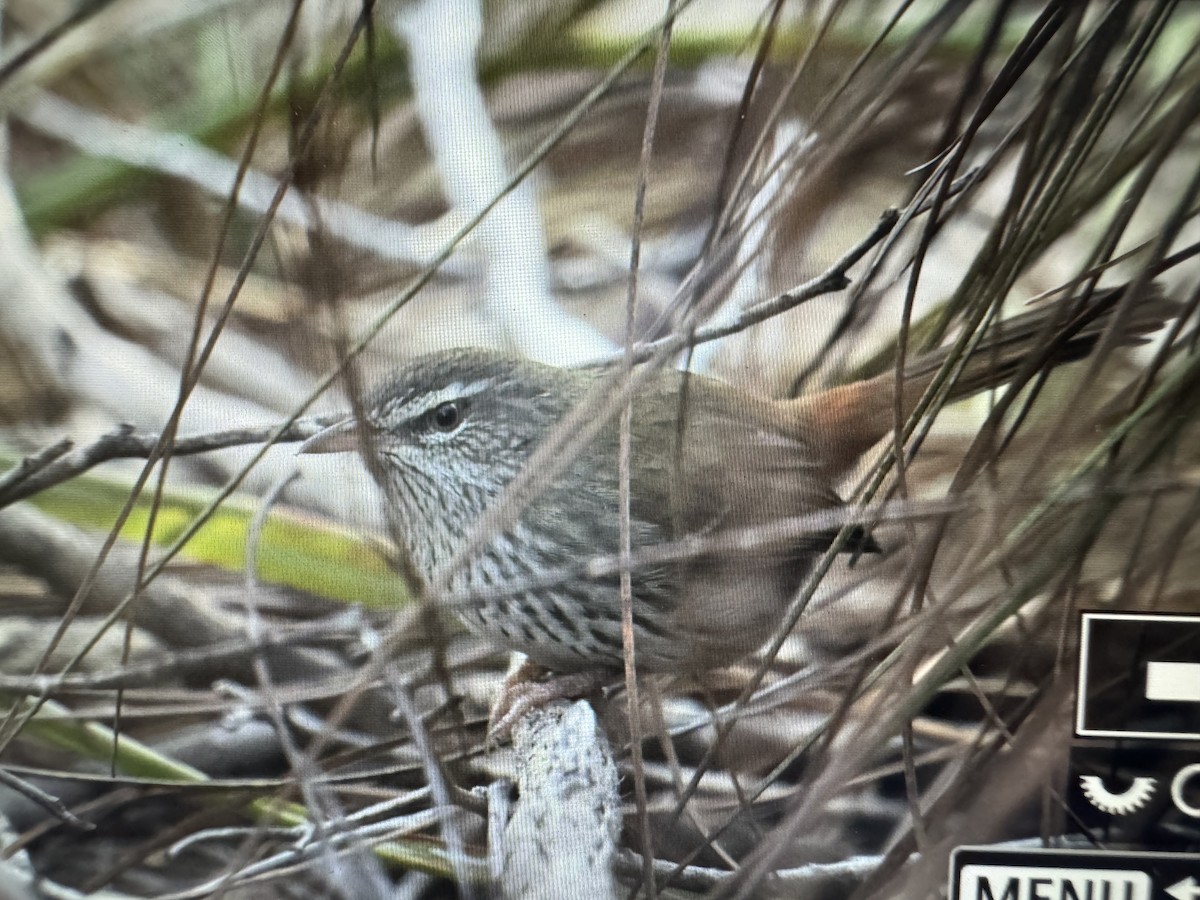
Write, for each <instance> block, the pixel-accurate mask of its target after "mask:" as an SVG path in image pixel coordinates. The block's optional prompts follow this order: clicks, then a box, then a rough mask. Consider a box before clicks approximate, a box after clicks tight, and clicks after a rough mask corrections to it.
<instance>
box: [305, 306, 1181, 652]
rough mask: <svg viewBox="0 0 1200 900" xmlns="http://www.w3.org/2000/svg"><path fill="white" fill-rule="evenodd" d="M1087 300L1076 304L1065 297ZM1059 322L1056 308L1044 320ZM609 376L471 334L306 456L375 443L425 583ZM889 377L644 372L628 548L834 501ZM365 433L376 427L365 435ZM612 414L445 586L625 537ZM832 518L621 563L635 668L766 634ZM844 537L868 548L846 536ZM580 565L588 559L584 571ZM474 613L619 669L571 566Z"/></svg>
mask: <svg viewBox="0 0 1200 900" xmlns="http://www.w3.org/2000/svg"><path fill="white" fill-rule="evenodd" d="M1120 294H1121V290H1119V289H1118V290H1115V291H1107V292H1099V293H1097V294H1096V295H1095V297H1094V298H1093V299H1092V301H1091V302H1090V303H1089V304H1088V305H1087V306H1086V307H1085V308H1083V309H1082V310H1075V311H1073V312H1072V314H1070V315H1067V316H1063V317H1062V318H1063V322H1062V324H1061V325H1059V326H1058V328H1057V330H1056V332H1055V333H1054V337H1053V339H1052V340H1047V338H1048V335H1047V333H1046V325H1047V322H1048V321H1049V320H1051V319H1054V317H1056V316H1060V315H1061V314H1062V313H1064V312H1067V311H1068V310H1066V309H1064V308H1063V307H1064V305H1066V304H1070V303H1073V301H1069V300H1063V301H1059V302H1058V303H1050V304H1047V305H1045V306H1043V307H1042V308H1040V309H1038V310H1036V311H1034V312H1031V313H1027V314H1025V315H1022V316H1018V317H1016V318H1014V319H1010V320H1007V321H1005V322H1004V323H1003V328H1002V329H1001V328H997V329H995V331H994V332H993V334H992V335H991V336H989V337H987V338H985V340H984V341H983V343H982V344H981V345H980V347H979V349H978V351H977V352H976V354H975V355H974V356H973V357H972V359H971V360H970V362H969V363H968V365H967V366H966V367H965V369H964V370H963V372H962V374H961V376H960V377H959V379H958V381H957V383H956V384H955V385H954V387H953V388H952V389H951V391H950V400H955V399H959V398H962V397H966V396H968V395H970V394H973V393H976V392H979V391H982V390H986V389H988V388H992V387H995V386H998V385H1000V384H1003V383H1004V382H1005V381H1007V380H1008V379H1010V378H1011V377H1012V376H1013V374H1014V373H1015V371H1016V369H1017V367H1018V366H1019V365H1020V363H1021V362H1022V360H1023V359H1024V358H1025V357H1026V355H1027V354H1028V353H1030V352H1033V351H1037V350H1039V348H1044V352H1045V353H1046V355H1047V364H1050V365H1057V364H1060V363H1064V362H1069V361H1071V360H1075V359H1079V358H1081V357H1083V356H1085V355H1087V353H1089V352H1090V350H1091V349H1092V347H1093V345H1094V344H1095V343H1096V341H1097V340H1098V337H1099V335H1100V334H1101V332H1102V331H1103V330H1104V328H1105V327H1106V326H1107V325H1108V324H1109V320H1110V318H1111V315H1110V314H1111V312H1112V310H1113V309H1114V308H1115V307H1116V305H1117V301H1118V299H1119V297H1120ZM1074 305H1076V306H1077V305H1078V304H1074ZM1169 315H1170V307H1169V306H1168V305H1167V303H1166V301H1164V300H1162V299H1161V298H1159V297H1158V296H1157V295H1156V294H1154V295H1152V296H1147V297H1145V298H1143V299H1142V300H1141V301H1140V302H1139V304H1138V305H1137V306H1136V307H1135V308H1134V309H1133V310H1132V315H1131V316H1129V320H1128V321H1127V322H1126V324H1125V325H1124V326H1123V328H1124V331H1123V337H1122V340H1123V341H1124V342H1126V343H1130V342H1135V341H1136V340H1137V339H1138V335H1142V334H1145V333H1147V332H1150V331H1153V330H1155V329H1157V328H1158V327H1159V326H1160V325H1161V324H1162V322H1163V320H1164V318H1166V317H1168V316H1169ZM1054 320H1055V321H1057V319H1054ZM943 359H944V354H942V353H937V352H935V353H933V354H930V355H928V356H925V357H921V358H919V359H917V360H916V361H915V363H914V364H913V365H912V366H911V367H910V368H909V369H908V370H907V372H906V374H905V381H904V395H903V396H904V408H905V416H906V417H907V416H908V415H909V414H910V413H911V412H912V411H913V410H914V409H915V406H916V404H917V402H918V400H919V399H920V397H921V395H922V394H923V393H924V391H925V389H926V388H927V387H928V386H929V385H930V384H931V383H932V379H933V378H934V376H935V374H936V373H937V371H938V369H939V368H940V366H941V363H942V361H943ZM602 377H603V371H602V370H563V369H557V368H552V367H548V366H544V365H539V364H536V363H533V362H530V361H528V360H524V359H518V358H514V357H511V356H506V355H503V354H501V353H495V352H491V351H485V350H477V349H461V350H451V351H448V352H443V353H434V354H431V355H428V356H423V357H421V358H419V359H416V360H414V361H413V362H411V363H409V364H407V365H405V366H404V367H403V368H401V369H400V370H399V371H397V372H396V373H395V375H394V376H392V377H391V378H390V379H388V380H387V381H386V382H385V383H384V384H382V385H381V386H380V387H379V388H378V389H377V390H376V391H375V392H374V393H373V394H372V395H371V396H370V397H369V398H368V399H367V400H366V403H365V406H364V409H365V419H364V421H363V422H361V423H359V422H356V421H353V420H347V421H345V422H342V423H339V424H338V425H335V426H332V427H331V428H330V429H328V430H327V431H325V432H322V433H321V434H320V435H318V436H317V437H316V438H314V439H313V440H312V442H310V443H309V444H308V445H307V446H306V448H305V449H306V451H307V452H334V451H342V450H353V449H358V448H361V447H371V448H373V450H374V452H375V453H376V454H377V459H378V462H379V465H378V466H376V467H375V470H376V472H382V473H385V475H384V476H383V477H384V479H385V480H386V484H385V488H386V490H387V493H388V495H389V497H391V498H392V502H393V503H395V504H396V505H397V507H398V510H397V511H398V513H399V515H398V519H399V527H400V529H401V535H400V537H401V540H402V542H403V545H404V546H403V549H404V550H405V551H406V553H407V555H408V557H409V559H410V561H411V563H412V565H413V567H414V568H415V570H416V571H417V572H418V573H420V574H421V575H422V576H423V577H425V578H426V579H429V578H431V577H432V576H433V574H434V573H435V572H437V571H439V567H442V566H445V565H447V564H448V562H449V561H450V560H451V559H453V558H455V557H456V556H457V555H458V554H459V553H460V551H461V550H462V548H463V546H464V541H465V536H466V535H467V534H468V532H469V531H470V530H471V528H472V525H473V523H475V522H476V521H477V520H478V519H479V518H480V516H481V515H482V514H483V513H484V511H485V510H486V509H488V507H489V505H491V504H492V503H493V502H494V501H495V500H496V498H497V497H498V496H499V495H500V494H501V492H502V491H503V490H504V488H505V486H506V485H507V484H509V482H511V481H512V479H513V478H514V477H515V476H516V475H517V474H518V473H519V472H521V470H522V467H523V466H524V465H525V463H526V461H527V460H528V459H529V457H530V454H531V453H532V452H533V451H534V449H535V448H536V447H537V446H538V445H539V444H540V443H541V442H542V441H543V440H544V439H545V438H546V436H547V435H548V434H549V433H550V432H551V430H552V429H554V428H555V426H556V425H557V424H558V423H559V422H560V421H561V420H562V419H563V417H564V416H565V415H566V414H567V413H568V412H569V411H570V410H572V409H573V408H574V407H575V406H576V405H577V404H578V403H580V402H581V401H582V400H583V398H584V397H585V396H587V395H588V394H589V392H590V391H592V389H593V388H594V387H595V386H596V384H597V383H598V381H599V379H601V378H602ZM895 392H896V384H895V377H894V374H893V373H892V372H887V373H885V374H882V375H879V376H877V377H874V378H870V379H868V380H864V381H859V382H856V383H853V384H847V385H844V386H840V387H835V388H833V389H830V390H825V391H821V392H819V393H814V394H810V395H808V396H804V397H801V398H799V399H785V400H774V399H769V398H766V397H761V396H754V395H752V394H749V393H746V392H744V391H741V390H738V389H737V388H734V387H732V386H730V385H727V384H724V383H722V382H719V381H716V380H713V379H710V378H705V377H701V376H698V375H685V374H684V373H680V372H677V371H673V370H665V371H661V372H657V373H655V374H654V375H653V376H652V377H651V378H650V380H649V382H648V383H647V385H646V386H645V387H643V388H642V389H641V390H640V391H639V392H638V393H637V394H636V395H635V396H634V399H633V415H632V455H631V477H630V492H631V529H632V548H633V553H634V554H635V556H636V554H637V553H638V551H639V550H644V549H645V548H651V547H655V546H659V545H663V544H665V543H667V542H671V541H675V540H678V539H681V538H694V537H702V538H704V539H706V540H707V541H709V543H708V546H709V548H712V547H719V546H720V544H721V541H720V537H721V535H722V534H726V533H729V532H731V531H735V530H742V529H753V528H762V527H769V526H770V525H771V524H772V523H777V522H779V521H781V520H785V519H788V518H794V517H797V516H802V515H804V514H806V513H813V512H818V511H821V510H836V509H838V508H840V507H842V506H844V503H843V501H842V499H841V498H840V497H839V496H838V494H837V492H836V490H835V486H836V484H837V482H838V480H839V478H840V477H841V476H842V475H843V474H844V473H845V472H846V470H847V469H848V468H849V467H850V466H851V465H853V464H854V463H855V462H856V461H857V460H858V459H859V457H860V456H861V455H862V454H863V453H864V452H865V451H866V450H868V449H869V448H871V447H872V446H873V445H875V444H876V443H877V442H879V441H880V440H881V439H882V438H883V437H884V436H885V435H887V434H889V433H890V432H891V430H892V429H893V427H894V416H895V409H894V404H895ZM362 429H367V430H369V432H370V434H369V436H368V435H363V434H362V433H361V430H362ZM618 434H619V432H618V426H617V423H616V421H615V419H614V420H613V421H611V422H609V423H607V424H606V425H605V426H604V428H603V429H602V430H601V431H600V433H599V436H598V438H597V439H596V440H594V441H592V442H591V443H590V444H589V445H588V446H587V447H585V448H584V450H583V451H582V452H581V453H579V454H578V455H577V456H576V457H575V458H574V459H572V460H571V461H570V462H569V463H567V464H566V466H565V468H564V469H563V470H562V472H561V474H560V475H559V476H558V477H556V478H555V479H554V480H553V481H552V482H551V483H550V484H548V485H546V486H545V487H544V489H543V490H541V492H540V493H539V494H538V496H537V497H536V498H535V499H534V500H533V502H532V503H531V504H530V505H529V506H528V507H527V508H526V509H524V510H523V511H522V513H521V514H520V516H519V517H518V518H517V520H516V521H515V524H512V525H511V526H510V527H508V528H507V530H505V531H504V532H503V533H501V534H499V535H498V536H495V537H493V538H492V539H490V540H489V541H487V542H486V543H484V544H483V545H482V547H481V548H480V549H479V550H478V552H475V553H473V554H471V555H469V558H468V559H466V561H465V564H464V565H463V566H461V567H460V568H459V570H458V571H455V572H453V573H451V577H450V585H451V587H452V588H453V589H454V590H456V591H462V590H470V589H472V588H481V587H489V588H495V587H499V586H502V585H504V584H505V583H506V582H514V581H520V580H522V579H524V580H525V582H526V584H528V583H529V580H530V579H536V578H537V577H538V576H539V574H541V573H545V572H547V571H556V570H563V569H565V568H568V567H571V566H579V564H580V563H582V562H584V561H586V560H588V559H591V558H594V557H597V556H609V555H616V554H617V553H618V551H619V548H620V527H619V513H618V510H619V506H618V474H617V473H618ZM835 533H836V532H830V531H823V532H820V533H816V534H807V535H801V536H795V535H792V536H790V537H788V538H786V539H776V540H774V541H769V542H766V543H763V544H760V545H757V546H752V547H749V548H746V549H742V548H739V549H737V550H733V549H728V548H725V549H710V551H709V552H704V553H701V554H699V555H696V556H693V557H691V558H688V559H686V560H683V561H670V562H664V563H659V564H654V565H645V566H641V567H638V568H636V569H635V571H634V572H633V573H632V583H633V626H634V636H635V642H636V643H635V646H636V651H637V656H636V658H637V664H638V667H639V669H640V670H643V671H647V672H669V673H680V672H698V671H703V670H706V669H711V668H715V667H718V666H722V665H726V664H729V663H731V662H733V661H735V660H737V659H738V658H739V657H741V656H743V655H745V654H747V653H749V652H751V651H753V650H754V649H756V648H757V647H759V646H760V645H761V644H762V643H763V642H764V641H765V640H766V639H767V637H768V636H769V635H770V634H771V632H772V630H773V629H774V628H775V627H776V626H777V625H778V623H779V622H780V619H781V616H782V613H783V611H784V609H785V608H786V606H787V604H788V601H789V599H790V598H791V597H792V595H793V594H794V592H795V591H796V590H797V588H798V587H799V585H800V584H801V582H802V580H803V578H804V576H805V574H806V573H807V572H808V571H809V570H810V569H811V566H812V564H813V561H814V560H815V559H816V558H817V556H818V555H819V554H820V553H821V552H823V551H824V550H826V549H828V547H829V546H830V542H831V540H832V539H833V537H834V534H835ZM845 549H847V550H852V551H858V552H863V551H868V552H869V551H872V550H875V549H877V548H876V546H875V544H874V542H873V540H872V539H871V538H870V537H868V536H866V535H864V534H862V533H861V532H856V533H855V534H854V535H853V536H852V539H851V540H850V541H849V542H848V544H847V545H846V547H845ZM578 571H581V572H582V569H579V570H578ZM459 613H460V615H461V618H462V620H463V621H464V622H465V624H466V625H467V626H468V627H469V628H471V629H474V630H476V631H479V632H481V633H482V634H484V635H486V636H487V637H488V638H490V639H491V640H492V641H493V642H494V643H496V644H497V645H499V646H501V647H504V648H507V649H511V650H519V651H521V652H522V653H525V654H527V655H528V656H529V658H530V659H531V660H533V661H534V662H536V663H539V664H541V665H543V666H545V667H547V668H549V669H551V670H555V671H558V672H576V671H594V670H614V669H619V668H620V667H621V666H622V665H623V653H622V640H621V603H620V593H619V579H618V576H617V575H615V574H608V575H604V576H602V577H588V576H587V575H585V574H580V575H578V576H577V577H574V578H571V579H569V580H567V581H566V582H565V583H558V584H553V585H550V586H541V587H533V588H528V589H523V590H518V591H514V592H512V593H509V594H507V595H503V592H493V593H492V594H491V595H490V598H488V599H484V600H481V601H480V602H478V603H476V604H473V605H469V606H466V607H464V608H461V609H459Z"/></svg>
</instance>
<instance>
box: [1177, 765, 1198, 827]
mask: <svg viewBox="0 0 1200 900" xmlns="http://www.w3.org/2000/svg"><path fill="white" fill-rule="evenodd" d="M1196 774H1200V763H1192V765H1190V766H1184V767H1183V768H1182V769H1180V770H1179V771H1178V772H1176V773H1175V777H1174V778H1173V779H1171V799H1172V800H1174V801H1175V808H1176V809H1178V810H1179V811H1180V812H1181V813H1183V814H1184V815H1185V816H1191V817H1192V818H1193V819H1200V809H1198V808H1196V807H1195V806H1192V805H1191V804H1190V803H1188V802H1187V801H1186V800H1184V799H1183V786H1184V785H1185V784H1186V783H1187V780H1188V779H1189V778H1191V777H1192V776H1193V775H1196Z"/></svg>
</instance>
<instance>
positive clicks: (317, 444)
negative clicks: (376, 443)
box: [296, 419, 363, 453]
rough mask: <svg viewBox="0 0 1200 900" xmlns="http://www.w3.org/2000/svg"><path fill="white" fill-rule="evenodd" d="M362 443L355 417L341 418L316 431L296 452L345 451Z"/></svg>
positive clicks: (355, 448) (353, 448) (354, 448)
mask: <svg viewBox="0 0 1200 900" xmlns="http://www.w3.org/2000/svg"><path fill="white" fill-rule="evenodd" d="M362 445H363V440H362V433H361V432H360V430H359V425H358V421H357V420H356V419H343V420H342V421H340V422H335V423H334V424H333V425H330V426H329V427H328V428H324V429H322V430H321V431H318V432H317V433H316V434H314V435H313V436H312V437H310V438H309V439H308V440H307V441H305V442H304V443H302V444H301V445H300V448H299V449H298V450H297V451H296V452H297V453H347V452H350V451H353V450H357V449H358V448H359V447H361V446H362Z"/></svg>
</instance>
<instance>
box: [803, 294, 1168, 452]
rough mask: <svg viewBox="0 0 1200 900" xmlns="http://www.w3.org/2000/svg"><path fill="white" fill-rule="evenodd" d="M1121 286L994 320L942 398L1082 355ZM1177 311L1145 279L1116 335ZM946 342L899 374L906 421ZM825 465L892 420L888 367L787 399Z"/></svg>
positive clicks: (1136, 331)
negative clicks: (1029, 368) (1086, 298)
mask: <svg viewBox="0 0 1200 900" xmlns="http://www.w3.org/2000/svg"><path fill="white" fill-rule="evenodd" d="M1126 290H1127V286H1122V287H1118V288H1111V289H1108V290H1101V291H1097V292H1096V293H1094V294H1093V295H1092V297H1091V299H1090V300H1089V301H1088V302H1087V303H1086V304H1081V303H1080V300H1079V298H1078V297H1074V296H1072V297H1067V298H1064V299H1061V300H1057V301H1054V302H1051V303H1046V304H1043V305H1041V306H1039V307H1037V308H1036V309H1033V310H1031V311H1029V312H1027V313H1023V314H1021V315H1019V316H1014V317H1013V318H1010V319H1005V320H1003V321H1000V322H997V323H996V324H995V325H993V326H992V327H991V328H990V329H989V330H988V332H987V333H986V334H985V335H984V337H983V339H982V340H981V341H980V342H979V344H978V345H977V346H976V348H975V350H974V352H973V353H972V354H971V356H970V358H969V359H968V360H967V361H966V364H965V365H964V366H963V367H962V369H961V371H960V372H959V374H958V376H957V378H956V379H955V380H954V382H953V384H952V386H951V387H950V390H949V394H948V400H947V402H953V401H955V400H961V399H964V398H966V397H970V396H972V395H974V394H977V393H979V392H981V391H986V390H990V389H993V388H997V387H1000V386H1001V385H1004V384H1006V383H1007V382H1008V381H1010V380H1011V379H1012V378H1013V377H1014V376H1015V375H1017V373H1018V372H1019V371H1020V369H1021V368H1022V366H1024V365H1025V364H1026V363H1027V362H1029V361H1030V360H1031V358H1033V369H1032V371H1047V370H1049V369H1051V368H1054V367H1055V366H1060V365H1063V364H1064V363H1069V362H1074V361H1076V360H1080V359H1083V358H1084V357H1086V356H1087V355H1088V354H1090V353H1091V352H1092V351H1093V350H1094V349H1095V347H1096V345H1097V344H1098V343H1099V341H1100V339H1101V336H1102V335H1103V334H1104V332H1105V331H1106V330H1107V329H1108V328H1109V326H1110V325H1112V324H1113V323H1114V322H1115V321H1116V319H1115V315H1116V312H1117V310H1118V309H1119V308H1120V307H1121V305H1122V304H1121V299H1122V297H1123V296H1124V295H1125V292H1126ZM1177 312H1178V305H1177V304H1176V303H1174V302H1173V301H1170V300H1168V299H1167V298H1165V297H1164V296H1163V294H1162V290H1161V288H1159V286H1158V285H1150V286H1149V287H1148V288H1147V289H1146V291H1145V292H1143V293H1142V294H1141V295H1140V296H1139V297H1137V298H1134V302H1133V303H1132V304H1129V305H1128V309H1127V311H1126V313H1125V314H1124V315H1123V320H1122V321H1121V322H1120V323H1119V326H1118V327H1119V328H1120V331H1119V333H1118V334H1117V337H1116V341H1117V345H1119V346H1131V345H1136V344H1141V343H1144V342H1145V341H1146V335H1148V334H1150V333H1152V332H1154V331H1157V330H1158V329H1159V328H1161V327H1162V326H1163V324H1164V323H1165V322H1166V321H1167V320H1168V319H1170V318H1172V317H1173V316H1174V315H1176V314H1177ZM952 352H953V350H952V349H951V348H939V349H937V350H933V351H931V352H929V353H926V354H922V355H921V356H920V357H918V358H917V359H915V360H914V361H913V362H912V364H910V365H909V366H908V367H907V368H906V369H905V373H904V384H903V395H902V397H901V398H900V400H901V411H902V418H903V419H908V418H909V417H910V416H911V415H912V414H913V413H914V412H915V411H916V409H917V406H918V404H919V403H920V400H921V397H922V396H923V395H924V393H925V391H926V390H927V389H928V388H929V387H930V385H932V384H933V382H934V379H935V378H936V377H937V374H938V372H940V371H941V370H942V368H943V366H944V365H945V363H946V361H947V359H948V358H949V357H950V355H951V353H952ZM791 403H792V404H793V410H794V413H795V414H796V415H798V416H799V417H800V418H801V420H802V421H803V423H804V427H805V428H806V429H807V431H808V433H810V434H812V435H813V436H814V437H815V438H816V440H817V443H818V445H819V446H820V449H821V450H822V457H823V458H824V459H826V460H828V462H829V468H830V469H831V470H840V469H843V468H845V467H848V466H850V465H852V464H853V463H854V461H855V460H857V459H858V458H859V457H860V456H861V455H862V454H863V453H865V452H866V451H867V450H868V449H870V448H871V447H872V446H874V445H875V444H876V443H878V442H879V441H880V440H882V438H883V437H884V436H885V435H886V434H888V433H889V432H890V431H892V429H893V428H894V426H895V421H896V376H895V372H894V371H888V372H884V373H883V374H881V375H877V376H875V377H874V378H868V379H864V380H862V381H857V382H854V383H853V384H847V385H840V386H838V387H835V388H830V389H829V390H825V391H821V392H819V393H816V394H811V395H808V396H805V397H801V398H799V399H798V400H794V401H791Z"/></svg>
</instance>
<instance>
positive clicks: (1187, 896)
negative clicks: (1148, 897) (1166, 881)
mask: <svg viewBox="0 0 1200 900" xmlns="http://www.w3.org/2000/svg"><path fill="white" fill-rule="evenodd" d="M1166 890H1167V893H1168V894H1170V895H1171V896H1172V897H1174V898H1175V900H1197V898H1200V885H1197V884H1196V879H1195V878H1194V877H1193V876H1191V875H1189V876H1188V877H1187V878H1185V879H1183V880H1182V881H1177V882H1175V883H1174V884H1173V885H1171V886H1170V887H1169V888H1167V889H1166Z"/></svg>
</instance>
